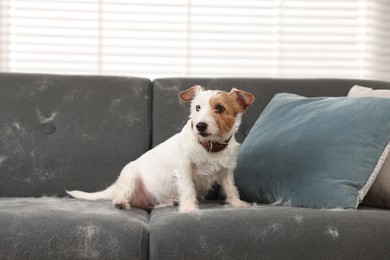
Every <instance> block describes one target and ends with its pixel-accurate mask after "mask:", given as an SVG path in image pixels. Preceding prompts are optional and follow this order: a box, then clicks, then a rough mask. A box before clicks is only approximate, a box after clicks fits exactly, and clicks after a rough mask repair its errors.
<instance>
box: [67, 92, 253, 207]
mask: <svg viewBox="0 0 390 260" xmlns="http://www.w3.org/2000/svg"><path fill="white" fill-rule="evenodd" d="M218 95H220V96H221V97H217V96H218ZM223 95H225V97H229V100H230V101H228V102H225V103H224V105H225V106H232V107H227V108H223V110H224V111H222V112H221V111H217V110H216V107H212V104H211V103H210V102H211V101H210V100H212V99H213V100H214V99H215V98H222V101H224V98H223V97H222V96H223ZM231 97H234V99H232V98H231ZM179 98H180V99H181V100H183V101H186V102H191V114H190V119H189V120H188V122H187V124H186V125H185V126H184V127H183V129H182V131H181V132H180V133H178V134H176V135H174V136H173V137H171V138H169V139H168V140H166V141H165V142H163V143H161V144H160V145H158V146H156V147H155V148H154V149H152V150H150V151H148V152H146V153H145V154H143V155H142V156H141V157H139V158H138V159H137V160H135V161H133V162H130V163H129V164H127V165H126V166H125V167H124V169H123V170H122V172H121V174H120V176H119V178H118V180H117V181H116V182H115V183H114V184H113V185H111V186H110V187H108V188H107V189H106V190H103V191H100V192H94V193H87V192H82V191H67V192H68V194H70V195H71V196H73V197H75V198H80V199H87V200H101V199H110V200H113V204H114V205H115V206H117V207H119V208H125V209H128V208H130V207H140V208H149V207H156V206H166V205H173V204H174V203H175V202H178V203H179V211H180V212H193V211H197V210H198V199H200V198H202V197H203V196H205V195H206V194H207V192H208V191H209V190H210V188H211V186H212V185H213V184H214V183H215V182H218V183H220V184H221V187H222V189H223V192H224V193H225V195H226V202H227V203H228V204H230V205H231V206H232V207H248V206H249V204H248V203H246V202H243V201H241V200H240V199H239V194H238V191H237V188H236V187H235V185H234V179H233V171H234V169H235V167H236V157H237V152H238V148H239V144H238V143H237V142H236V140H235V138H234V133H235V132H236V131H237V129H238V127H239V125H240V122H241V115H242V113H243V112H244V111H245V110H246V108H247V107H248V106H250V105H251V104H252V102H253V100H254V97H253V95H252V94H249V93H247V92H244V91H241V90H237V89H232V91H231V92H230V93H227V92H223V91H215V90H214V91H211V90H208V91H205V90H204V89H203V88H202V87H200V86H194V87H191V88H189V89H188V90H186V91H183V92H181V93H180V94H179ZM232 100H234V102H232ZM218 105H220V104H219V103H218ZM233 106H234V108H233ZM219 109H220V107H219ZM237 109H238V111H237ZM225 110H226V111H225ZM228 112H229V113H234V115H233V116H234V118H233V124H232V125H231V126H229V129H226V127H225V128H224V129H221V128H222V127H221V124H223V123H227V122H224V121H223V120H228V119H229V118H228V119H224V118H222V116H221V118H218V117H219V116H220V115H219V114H221V115H222V114H223V113H228ZM231 117H232V115H230V119H232V118H231ZM218 120H219V121H218ZM218 122H219V124H218ZM198 123H205V124H207V129H206V130H205V131H204V133H200V131H199V130H198V129H197V124H198ZM229 138H230V139H229ZM226 140H228V141H227V142H228V145H227V146H226V148H225V149H223V150H221V151H219V152H209V151H207V150H206V148H205V147H204V146H202V144H201V142H208V141H214V142H224V141H226Z"/></svg>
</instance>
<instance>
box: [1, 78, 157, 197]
mask: <svg viewBox="0 0 390 260" xmlns="http://www.w3.org/2000/svg"><path fill="white" fill-rule="evenodd" d="M150 96H151V83H150V81H149V80H148V79H142V78H124V77H97V76H57V75H36V74H0V180H1V181H0V196H3V197H4V196H6V197H29V196H33V197H39V196H43V195H48V196H51V195H57V196H63V195H65V189H68V190H70V189H72V190H73V189H78V190H86V191H95V190H98V189H103V188H105V187H107V186H108V185H110V184H111V183H112V182H114V181H115V180H116V178H117V176H118V175H119V173H120V171H121V169H122V168H123V167H124V165H126V164H127V163H128V162H129V161H130V160H134V159H136V158H137V157H138V156H140V155H141V154H143V153H144V152H146V151H147V150H148V148H149V141H150V140H149V139H150V135H149V134H150V132H151V126H150V122H149V117H150V112H151V111H150V107H151V105H150V101H151V100H150Z"/></svg>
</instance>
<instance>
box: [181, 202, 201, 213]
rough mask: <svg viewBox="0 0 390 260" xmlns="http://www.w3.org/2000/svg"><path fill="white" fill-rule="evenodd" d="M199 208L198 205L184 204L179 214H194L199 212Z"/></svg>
mask: <svg viewBox="0 0 390 260" xmlns="http://www.w3.org/2000/svg"><path fill="white" fill-rule="evenodd" d="M198 211H199V207H198V206H197V205H196V204H189V205H187V204H183V205H180V206H179V212H180V213H193V212H198Z"/></svg>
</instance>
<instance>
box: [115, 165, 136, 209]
mask: <svg viewBox="0 0 390 260" xmlns="http://www.w3.org/2000/svg"><path fill="white" fill-rule="evenodd" d="M137 179H138V172H137V171H136V170H135V167H134V165H133V163H129V164H128V165H126V166H125V167H124V168H123V170H122V172H121V174H120V176H119V178H118V180H117V181H116V183H115V184H114V185H115V193H114V196H113V201H112V203H113V205H114V206H115V207H116V208H118V209H130V200H131V198H132V197H133V194H134V191H135V188H136V183H137Z"/></svg>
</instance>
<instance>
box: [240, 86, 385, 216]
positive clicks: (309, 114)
mask: <svg viewBox="0 0 390 260" xmlns="http://www.w3.org/2000/svg"><path fill="white" fill-rule="evenodd" d="M389 141H390V99H384V98H374V97H363V98H350V97H318V98H306V97H302V96H298V95H294V94H287V93H281V94H277V95H276V96H275V97H274V98H273V99H272V100H271V102H270V103H269V104H268V105H267V107H266V108H265V110H264V111H263V113H262V114H261V115H260V117H259V118H258V120H257V121H256V123H255V125H254V126H253V128H252V129H251V131H250V133H249V135H248V136H247V137H246V139H245V141H244V142H243V144H242V146H241V149H240V152H239V154H238V162H237V169H236V172H235V182H236V184H237V186H238V188H239V190H240V193H241V196H242V198H243V199H246V200H248V201H252V202H261V203H281V204H283V203H285V204H288V205H292V206H297V207H311V208H343V209H356V208H357V206H358V205H359V203H360V202H361V201H362V199H363V198H364V196H365V194H366V193H367V191H368V189H369V188H370V186H371V184H372V182H373V181H374V180H375V178H376V175H377V174H378V172H379V170H380V168H381V167H382V164H383V162H384V160H385V159H386V157H387V154H388V153H389V150H390V145H389Z"/></svg>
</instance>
